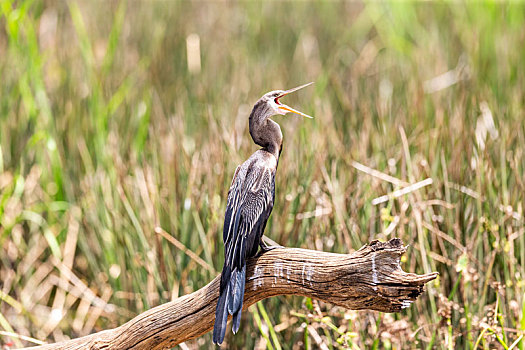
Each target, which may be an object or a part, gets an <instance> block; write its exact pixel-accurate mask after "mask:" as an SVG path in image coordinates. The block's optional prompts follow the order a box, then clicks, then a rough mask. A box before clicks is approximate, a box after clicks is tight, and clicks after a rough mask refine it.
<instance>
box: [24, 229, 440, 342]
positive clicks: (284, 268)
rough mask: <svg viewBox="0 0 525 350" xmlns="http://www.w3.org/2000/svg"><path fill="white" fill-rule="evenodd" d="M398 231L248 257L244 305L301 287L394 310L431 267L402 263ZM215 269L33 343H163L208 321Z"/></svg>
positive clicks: (327, 297) (342, 302)
mask: <svg viewBox="0 0 525 350" xmlns="http://www.w3.org/2000/svg"><path fill="white" fill-rule="evenodd" d="M405 251H406V247H404V246H403V244H402V242H401V240H400V239H397V238H394V239H392V240H390V241H389V242H386V243H382V242H379V241H374V242H371V243H370V244H368V245H366V246H364V247H363V248H361V249H359V250H358V251H356V252H354V253H352V254H333V253H325V252H319V251H313V250H305V249H297V248H277V249H274V250H271V251H269V252H267V253H264V254H262V255H259V256H256V257H254V258H251V259H249V260H248V265H247V272H246V277H247V281H246V291H245V295H244V309H246V308H248V307H249V306H250V305H252V304H254V303H256V302H258V301H259V300H262V299H265V298H269V297H272V296H276V295H302V296H306V297H310V298H314V299H317V300H322V301H325V302H329V303H332V304H334V305H339V306H342V307H345V308H348V309H354V310H360V309H368V310H377V311H383V312H398V311H400V310H402V309H403V308H406V307H408V306H410V304H411V303H412V302H413V301H414V300H415V299H416V298H417V297H418V296H419V295H420V294H421V293H422V292H423V287H424V285H425V283H427V282H429V281H431V280H433V279H434V278H436V276H437V273H429V274H425V275H416V274H413V273H406V272H404V271H403V270H402V269H401V266H400V257H401V255H403V253H405ZM219 281H220V276H217V277H216V278H215V279H214V280H213V281H211V282H210V283H209V284H208V285H206V286H205V287H203V288H201V289H199V290H198V291H196V292H193V293H191V294H188V295H185V296H182V297H180V298H177V299H175V300H173V301H171V302H168V303H165V304H162V305H159V306H157V307H155V308H153V309H150V310H148V311H146V312H144V313H142V314H140V315H138V316H136V317H135V318H134V319H132V320H130V321H128V322H126V323H125V324H123V325H122V326H120V327H117V328H114V329H110V330H105V331H101V332H98V333H94V334H90V335H87V336H85V337H81V338H77V339H72V340H69V341H65V342H61V343H56V344H48V345H42V346H38V347H33V348H31V349H39V350H40V349H166V348H171V347H173V346H175V345H176V344H179V343H182V342H184V341H187V340H189V339H193V338H196V337H199V336H201V335H203V334H205V333H206V332H208V331H210V330H211V329H212V328H213V323H214V320H215V306H216V304H217V298H218V296H219Z"/></svg>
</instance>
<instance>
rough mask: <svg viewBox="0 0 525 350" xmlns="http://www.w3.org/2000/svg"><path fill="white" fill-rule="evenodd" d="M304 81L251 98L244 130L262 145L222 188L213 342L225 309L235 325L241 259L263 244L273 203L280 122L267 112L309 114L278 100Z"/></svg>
mask: <svg viewBox="0 0 525 350" xmlns="http://www.w3.org/2000/svg"><path fill="white" fill-rule="evenodd" d="M310 84H312V83H309V84H305V85H302V86H299V87H296V88H294V89H290V90H286V91H282V90H277V91H271V92H268V93H267V94H265V95H264V96H263V97H261V98H260V99H259V101H257V103H256V104H255V106H254V107H253V110H252V112H251V113H250V119H249V124H250V135H251V136H252V139H253V142H255V143H256V144H257V145H259V146H261V147H262V148H261V149H259V150H258V151H256V152H255V153H254V154H252V155H251V157H250V158H248V160H247V161H245V162H244V163H243V164H242V165H240V166H238V167H237V170H236V171H235V174H234V175H233V180H232V183H231V186H230V190H229V192H228V202H227V204H226V214H225V218H224V228H223V240H224V250H225V253H224V257H225V259H224V266H223V268H222V274H221V285H220V294H219V301H218V303H217V309H216V311H215V326H214V327H213V342H214V343H215V344H221V343H222V341H223V340H224V334H225V333H226V323H227V321H228V314H230V315H233V326H232V331H233V333H237V331H238V330H239V325H240V323H241V311H242V303H243V299H244V282H245V279H246V259H247V258H249V257H251V256H254V255H255V254H257V250H258V248H259V245H260V246H261V249H262V250H263V251H266V250H268V249H269V247H267V246H265V245H264V244H263V242H262V240H261V237H262V234H263V231H264V228H265V227H266V221H267V220H268V217H269V216H270V213H271V212H272V208H273V201H274V198H275V171H276V170H277V164H278V163H279V155H280V154H281V148H282V144H283V134H282V133H281V128H280V127H279V124H277V123H276V122H274V121H273V120H271V119H270V117H271V116H273V115H276V114H281V115H284V114H286V113H288V112H292V113H296V114H299V115H302V116H304V117H308V118H311V117H310V116H308V115H306V114H304V113H302V112H299V111H296V110H295V109H293V108H291V107H289V106H287V105H285V104H282V103H281V102H280V101H279V99H280V98H281V97H283V96H285V95H288V94H289V93H291V92H294V91H297V90H299V89H302V88H304V87H305V86H308V85H310Z"/></svg>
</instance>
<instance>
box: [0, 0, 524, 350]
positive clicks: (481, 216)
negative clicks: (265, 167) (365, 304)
mask: <svg viewBox="0 0 525 350" xmlns="http://www.w3.org/2000/svg"><path fill="white" fill-rule="evenodd" d="M0 11H1V12H0V77H1V78H0V123H1V124H0V243H1V245H0V247H1V249H0V345H3V346H5V347H17V346H21V345H31V344H33V343H35V342H36V343H38V342H39V341H48V342H53V341H60V340H64V339H68V338H70V337H77V336H81V335H84V334H88V333H91V332H95V331H99V330H102V329H106V328H109V327H115V326H117V325H120V324H122V323H123V322H125V321H127V320H129V319H130V318H132V317H133V316H134V315H137V314H138V313H140V312H142V311H144V310H146V309H149V308H151V307H152V306H155V305H158V304H160V303H163V302H166V301H169V300H170V299H171V298H175V297H177V296H180V295H183V294H186V293H190V292H192V291H194V290H197V289H198V288H200V287H202V286H204V285H205V284H207V283H208V282H209V281H210V280H211V279H212V278H213V277H215V276H216V274H217V271H220V270H221V268H222V262H223V250H222V239H221V238H220V237H221V232H222V220H223V212H224V208H225V200H226V195H227V190H228V187H229V184H230V180H231V178H232V176H233V172H234V171H235V168H236V166H237V165H238V164H240V163H242V162H243V161H244V160H245V159H246V158H247V157H248V156H249V155H250V154H251V153H252V152H253V151H254V150H256V149H257V147H256V146H255V145H254V144H253V143H252V141H251V139H250V137H249V134H248V128H247V118H248V115H249V112H250V110H251V106H252V105H253V103H254V102H255V101H256V100H257V99H258V98H259V97H260V96H261V95H262V94H263V93H265V92H267V91H270V90H274V89H285V88H290V87H294V86H297V85H300V84H303V83H306V82H309V81H315V85H313V87H311V88H308V89H305V90H302V91H301V92H300V93H298V94H297V95H295V96H290V97H287V101H286V102H287V103H289V104H290V105H291V106H295V107H297V108H299V109H300V110H302V111H304V112H305V113H308V114H310V115H313V116H314V117H315V119H313V120H304V119H300V118H296V117H293V116H286V117H275V120H276V121H277V122H279V123H280V124H281V127H282V129H283V134H284V147H283V153H282V156H281V162H280V164H279V170H278V173H277V180H276V181H277V183H276V201H275V202H276V204H275V208H274V213H273V214H272V216H271V218H270V222H269V225H268V227H267V230H266V233H267V235H268V236H269V237H271V238H272V239H274V240H275V241H277V242H279V243H280V244H283V245H286V246H296V247H304V248H311V249H320V250H325V251H333V252H339V253H347V252H351V251H353V250H355V249H358V248H359V247H360V246H362V245H363V244H365V243H366V242H368V241H370V240H372V239H381V240H387V239H389V238H392V237H394V236H396V237H400V238H402V239H403V241H404V242H405V244H409V245H410V248H409V250H408V252H407V255H406V257H404V258H403V267H404V269H405V270H407V271H411V272H417V273H423V272H430V271H438V272H439V273H440V277H439V278H438V280H437V281H436V282H435V283H432V284H431V285H429V286H428V291H427V293H426V294H424V296H423V297H421V299H420V300H418V301H417V302H416V303H414V304H413V305H412V306H411V307H410V308H408V309H407V310H405V311H404V312H402V313H399V314H381V313H377V312H366V311H360V312H355V311H349V310H343V309H340V308H335V307H332V306H331V305H326V304H323V303H318V302H316V301H312V300H308V299H305V298H302V297H277V298H272V299H269V300H265V301H264V302H262V303H260V304H259V305H257V307H255V306H254V307H252V308H251V309H250V311H249V312H246V313H245V315H244V316H243V321H242V326H241V332H240V333H239V334H237V335H236V336H234V337H233V336H231V334H230V335H228V336H227V339H226V348H242V347H245V348H254V347H256V348H259V349H261V348H262V349H264V348H269V349H302V348H321V349H333V348H339V347H341V348H343V347H346V348H353V349H357V348H385V349H388V348H392V349H394V348H395V349H399V348H425V347H426V348H448V349H452V348H466V349H473V348H486V349H488V348H494V347H504V348H511V347H513V348H520V349H523V347H524V346H523V342H522V341H521V340H522V337H523V334H524V333H523V332H524V331H525V319H524V318H523V309H524V308H525V300H524V298H523V293H524V291H525V281H524V277H525V237H524V233H525V225H524V217H523V215H524V214H523V209H524V208H523V207H524V192H525V179H524V175H523V174H524V167H525V160H524V151H525V145H524V143H525V137H524V133H525V126H524V125H525V123H524V112H523V111H524V106H525V98H524V96H525V94H524V92H525V85H524V81H525V80H524V78H525V72H524V69H525V65H524V62H525V50H524V49H523V48H524V44H525V30H524V28H525V8H524V6H523V5H522V4H519V3H513V4H496V3H492V2H488V3H484V4H479V3H468V4H463V3H425V4H413V3H405V2H402V3H395V4H394V3H370V4H362V3H354V2H320V3H318V2H240V3H221V4H219V3H213V2H145V1H144V2H138V1H133V2H129V3H128V2H125V1H123V2H117V1H107V2H106V1H95V2H88V1H84V2H75V1H71V2H65V1H33V0H27V1H11V0H1V1H0ZM429 178H430V179H431V180H427V181H426V182H425V184H426V186H424V187H422V188H420V189H418V190H413V191H410V193H409V194H406V195H402V196H399V197H397V198H394V197H393V196H390V197H388V198H387V200H386V201H385V202H383V203H377V202H378V201H377V200H376V201H374V199H375V198H378V197H380V196H383V195H388V194H390V193H392V192H393V191H395V190H399V189H402V188H406V187H407V186H409V185H410V184H414V183H417V182H419V181H422V180H425V179H429ZM430 182H431V183H430ZM429 183H430V184H429ZM210 346H211V336H210V335H206V336H204V337H201V338H199V339H196V340H193V341H191V342H187V343H186V344H184V345H183V346H182V348H184V349H186V348H199V347H200V348H204V349H205V348H209V347H210Z"/></svg>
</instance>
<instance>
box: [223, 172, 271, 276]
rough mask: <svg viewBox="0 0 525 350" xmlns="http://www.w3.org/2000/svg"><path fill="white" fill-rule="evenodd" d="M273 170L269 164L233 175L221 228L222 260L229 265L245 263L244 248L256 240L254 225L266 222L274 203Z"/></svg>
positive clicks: (250, 246)
mask: <svg viewBox="0 0 525 350" xmlns="http://www.w3.org/2000/svg"><path fill="white" fill-rule="evenodd" d="M274 174H275V173H274V171H272V169H271V168H260V167H252V168H249V169H248V171H247V173H246V176H244V177H241V176H234V181H233V182H232V186H231V188H230V191H229V193H228V204H227V206H226V215H225V220H224V231H223V238H224V245H225V247H226V251H225V253H226V254H225V255H226V262H225V263H227V264H228V263H229V264H230V266H231V267H234V266H237V267H239V268H240V267H241V266H242V265H244V263H245V258H246V252H247V250H248V251H249V250H250V249H251V248H252V247H253V244H258V243H259V242H254V240H255V239H256V238H257V237H255V233H256V231H257V230H255V229H256V228H258V227H257V226H260V225H265V224H266V220H267V219H268V216H269V211H271V209H272V207H273V195H274V188H275V181H274V179H275V178H274ZM236 175H237V172H236Z"/></svg>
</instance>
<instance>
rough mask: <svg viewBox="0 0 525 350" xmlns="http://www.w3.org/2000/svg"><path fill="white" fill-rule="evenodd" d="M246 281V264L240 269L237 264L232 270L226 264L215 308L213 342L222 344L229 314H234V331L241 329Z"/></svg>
mask: <svg viewBox="0 0 525 350" xmlns="http://www.w3.org/2000/svg"><path fill="white" fill-rule="evenodd" d="M245 281H246V264H243V265H242V268H241V269H240V270H239V269H238V267H236V266H234V267H233V270H232V269H231V267H230V266H227V264H225V265H224V268H223V269H222V275H221V288H220V293H219V301H218V302H217V309H216V310H215V325H214V326H213V342H214V343H215V344H222V342H223V340H224V335H225V334H226V324H227V322H228V314H229V315H233V325H232V331H233V333H234V334H235V333H237V331H238V330H239V326H240V324H241V311H242V303H243V300H244V284H245Z"/></svg>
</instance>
